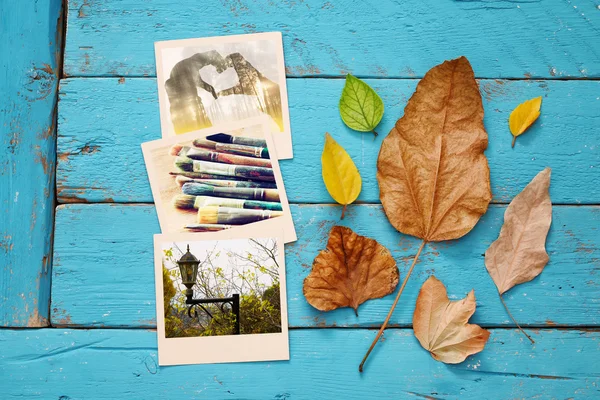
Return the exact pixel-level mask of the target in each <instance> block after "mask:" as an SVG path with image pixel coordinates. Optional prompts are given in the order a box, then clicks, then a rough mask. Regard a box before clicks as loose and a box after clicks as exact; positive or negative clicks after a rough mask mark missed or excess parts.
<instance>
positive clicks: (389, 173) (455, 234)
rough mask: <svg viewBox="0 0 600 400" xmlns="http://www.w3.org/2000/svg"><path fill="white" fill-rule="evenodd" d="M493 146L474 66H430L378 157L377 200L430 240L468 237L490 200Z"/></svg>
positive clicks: (401, 226)
mask: <svg viewBox="0 0 600 400" xmlns="http://www.w3.org/2000/svg"><path fill="white" fill-rule="evenodd" d="M487 144H488V139H487V133H486V131H485V129H484V127H483V106H482V102H481V95H480V93H479V87H478V86H477V82H476V81H475V76H474V74H473V70H472V68H471V64H469V61H468V60H467V59H466V58H465V57H461V58H458V59H456V60H451V61H446V62H444V63H443V64H440V65H438V66H436V67H434V68H432V69H431V70H430V71H429V72H427V74H425V76H424V77H423V79H422V80H421V81H420V82H419V84H418V85H417V89H416V91H415V93H414V94H413V96H412V97H411V98H410V100H409V101H408V104H407V105H406V108H405V109H404V116H403V117H402V118H400V119H399V120H398V121H397V122H396V126H395V127H394V128H393V129H392V130H391V132H390V134H389V135H388V136H387V137H386V138H385V139H384V141H383V143H382V145H381V150H380V152H379V158H378V160H377V181H378V182H379V191H380V195H379V197H380V199H381V203H382V204H383V208H384V210H385V213H386V215H387V217H388V219H389V221H390V223H391V224H392V225H393V226H394V227H395V228H396V229H397V230H399V231H400V232H402V233H405V234H408V235H412V236H416V237H418V238H421V239H423V240H425V241H427V242H432V241H441V240H450V239H457V238H459V237H461V236H463V235H465V234H466V233H468V232H469V231H470V230H471V229H472V228H473V227H474V226H475V224H476V223H477V221H478V220H479V218H480V217H481V216H482V215H483V214H484V213H485V212H486V210H487V207H488V204H489V202H490V200H491V198H492V193H491V188H490V170H489V167H488V163H487V159H486V157H485V155H484V154H483V152H484V150H485V149H486V148H487Z"/></svg>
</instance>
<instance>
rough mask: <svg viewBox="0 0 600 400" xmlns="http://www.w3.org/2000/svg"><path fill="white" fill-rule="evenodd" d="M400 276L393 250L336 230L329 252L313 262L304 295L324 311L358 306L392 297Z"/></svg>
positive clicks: (330, 241)
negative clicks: (390, 250)
mask: <svg viewBox="0 0 600 400" xmlns="http://www.w3.org/2000/svg"><path fill="white" fill-rule="evenodd" d="M399 278H400V273H399V272H398V267H397V266H396V261H394V259H393V258H392V255H391V254H390V252H389V250H388V249H386V248H385V247H384V246H382V245H381V244H379V243H377V241H375V240H373V239H369V238H367V237H364V236H360V235H358V234H356V233H355V232H353V231H352V229H350V228H346V227H343V226H334V227H333V228H331V232H330V233H329V240H328V241H327V248H326V249H325V250H323V251H321V252H320V253H319V254H318V255H317V257H316V258H315V260H314V261H313V266H312V271H311V272H310V274H309V275H308V276H307V277H306V279H305V280H304V286H303V288H302V291H303V293H304V296H305V297H306V300H307V301H308V303H309V304H310V305H311V306H313V307H315V308H316V309H318V310H321V311H330V310H335V309H336V308H340V307H352V308H353V309H354V312H355V313H356V315H358V312H357V309H358V306H359V305H360V304H362V303H364V302H365V301H367V300H369V299H376V298H379V297H383V296H386V295H388V294H390V293H392V292H393V291H394V290H395V289H396V286H397V285H398V280H399Z"/></svg>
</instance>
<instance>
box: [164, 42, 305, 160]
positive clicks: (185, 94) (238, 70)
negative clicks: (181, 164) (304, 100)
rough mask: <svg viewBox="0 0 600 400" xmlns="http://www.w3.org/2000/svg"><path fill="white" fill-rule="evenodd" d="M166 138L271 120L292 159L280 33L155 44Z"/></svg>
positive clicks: (281, 150) (280, 148) (282, 151)
mask: <svg viewBox="0 0 600 400" xmlns="http://www.w3.org/2000/svg"><path fill="white" fill-rule="evenodd" d="M155 51H156V74H157V82H158V96H159V100H160V120H161V127H162V131H163V137H167V136H173V135H178V134H182V133H187V132H191V131H197V130H199V129H205V128H208V127H211V126H216V125H218V124H220V123H223V122H225V123H228V122H232V121H238V120H242V119H247V118H252V117H256V116H260V115H265V116H268V117H269V118H268V119H269V127H270V130H271V131H272V132H273V134H274V135H273V138H274V141H275V146H276V147H277V153H278V156H279V158H280V159H287V158H292V154H293V152H292V136H291V133H290V117H289V112H288V104H287V89H286V82H285V65H284V60H283V42H282V38H281V33H280V32H269V33H257V34H251V35H236V36H223V37H212V38H203V39H187V40H172V41H166V42H157V43H156V44H155Z"/></svg>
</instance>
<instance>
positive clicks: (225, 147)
mask: <svg viewBox="0 0 600 400" xmlns="http://www.w3.org/2000/svg"><path fill="white" fill-rule="evenodd" d="M193 145H194V147H201V148H204V149H210V150H216V151H220V152H223V153H231V154H238V155H241V156H250V157H259V158H269V149H267V148H266V147H254V146H244V145H241V144H229V143H217V142H211V141H209V140H204V139H196V140H194V142H193Z"/></svg>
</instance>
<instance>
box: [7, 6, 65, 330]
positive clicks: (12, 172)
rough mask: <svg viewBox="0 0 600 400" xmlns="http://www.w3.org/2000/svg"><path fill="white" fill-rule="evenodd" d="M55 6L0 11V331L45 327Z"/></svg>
mask: <svg viewBox="0 0 600 400" xmlns="http://www.w3.org/2000/svg"><path fill="white" fill-rule="evenodd" d="M61 12H62V10H61V1H60V0H51V1H42V2H37V1H36V2H32V1H12V2H4V3H3V4H2V10H1V11H0V43H2V52H1V53H0V71H1V72H0V93H2V101H1V102H0V143H1V145H0V326H14V327H17V326H19V327H26V326H29V327H39V326H46V325H47V324H48V306H49V300H50V299H49V298H50V270H51V264H52V261H51V248H52V229H53V227H52V221H53V217H54V177H55V158H56V149H55V146H56V137H55V123H54V121H55V117H56V114H55V105H56V99H57V86H58V70H59V62H60V49H61V43H60V41H61V36H62V34H61V33H60V31H59V29H60V30H62V21H61Z"/></svg>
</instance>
